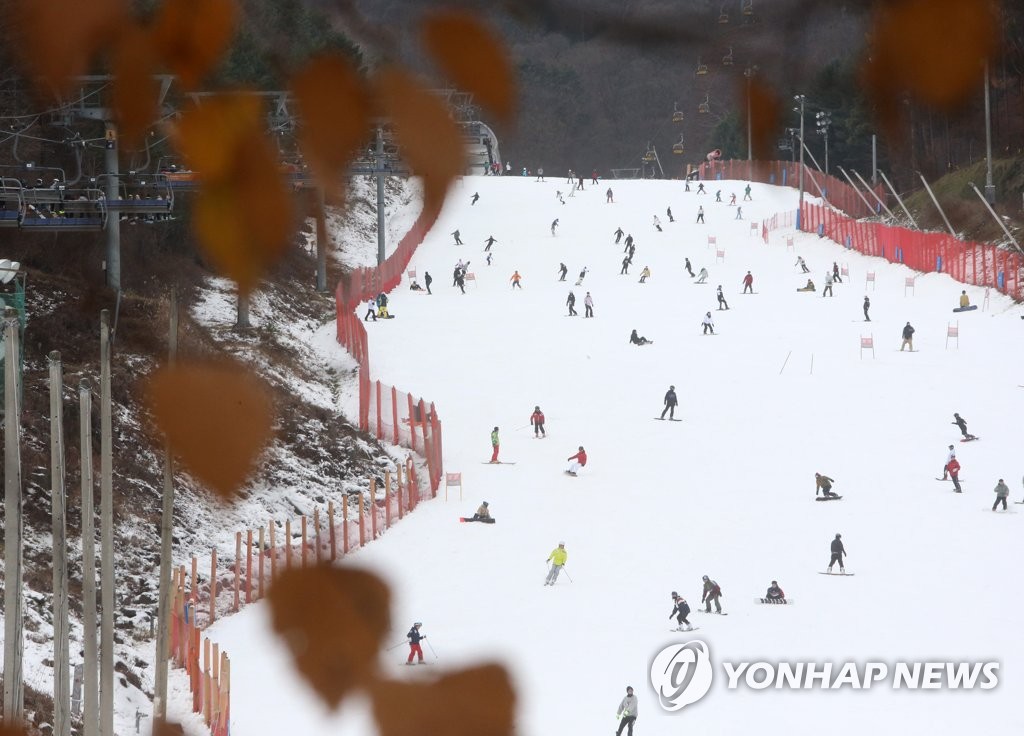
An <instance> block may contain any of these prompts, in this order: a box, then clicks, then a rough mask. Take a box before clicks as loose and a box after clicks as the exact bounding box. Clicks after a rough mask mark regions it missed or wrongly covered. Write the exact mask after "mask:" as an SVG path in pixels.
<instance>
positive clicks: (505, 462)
mask: <svg viewBox="0 0 1024 736" xmlns="http://www.w3.org/2000/svg"><path fill="white" fill-rule="evenodd" d="M480 464H481V465H515V463H510V462H508V461H507V460H495V461H494V462H493V463H492V462H491V461H489V460H484V461H482V462H481V463H480Z"/></svg>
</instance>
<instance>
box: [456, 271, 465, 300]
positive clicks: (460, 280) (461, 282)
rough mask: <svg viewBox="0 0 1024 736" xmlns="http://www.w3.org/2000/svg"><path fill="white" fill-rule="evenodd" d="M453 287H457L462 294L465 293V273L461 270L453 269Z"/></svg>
mask: <svg viewBox="0 0 1024 736" xmlns="http://www.w3.org/2000/svg"><path fill="white" fill-rule="evenodd" d="M455 286H458V287H459V291H461V292H462V293H463V294H465V293H466V272H465V271H463V270H462V269H461V268H457V269H455Z"/></svg>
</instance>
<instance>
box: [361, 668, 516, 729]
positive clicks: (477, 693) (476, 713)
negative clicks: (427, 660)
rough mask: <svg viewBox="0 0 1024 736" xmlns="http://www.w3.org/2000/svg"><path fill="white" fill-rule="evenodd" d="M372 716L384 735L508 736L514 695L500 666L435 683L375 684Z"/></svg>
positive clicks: (454, 676)
mask: <svg viewBox="0 0 1024 736" xmlns="http://www.w3.org/2000/svg"><path fill="white" fill-rule="evenodd" d="M371 694H372V696H373V712H374V715H376V717H377V725H378V727H379V729H380V734H381V736H433V734H445V736H508V735H509V734H511V733H512V731H513V722H514V717H515V692H514V691H513V689H512V683H511V681H510V680H509V676H508V673H507V672H506V671H505V669H504V668H503V667H501V666H499V665H493V664H492V665H483V666H480V667H474V668H472V669H467V670H462V671H461V672H455V673H453V674H450V675H445V676H444V677H441V678H439V679H438V680H436V681H435V682H432V683H403V682H392V681H383V682H378V683H377V684H375V685H374V687H373V689H372V690H371Z"/></svg>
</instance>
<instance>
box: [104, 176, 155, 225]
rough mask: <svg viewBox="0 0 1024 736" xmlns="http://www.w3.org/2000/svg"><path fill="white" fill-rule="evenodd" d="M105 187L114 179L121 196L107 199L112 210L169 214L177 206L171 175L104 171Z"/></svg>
mask: <svg viewBox="0 0 1024 736" xmlns="http://www.w3.org/2000/svg"><path fill="white" fill-rule="evenodd" d="M97 179H99V180H100V181H101V182H103V186H104V187H106V186H107V184H108V183H109V182H110V181H111V180H114V182H116V186H117V196H115V197H110V198H109V199H107V200H106V203H105V204H106V209H107V210H108V211H111V212H123V213H130V214H132V215H168V214H170V212H171V210H172V209H173V208H174V190H173V187H172V186H171V181H170V179H169V175H168V174H137V173H136V172H129V173H128V174H102V175H100V176H99V177H97Z"/></svg>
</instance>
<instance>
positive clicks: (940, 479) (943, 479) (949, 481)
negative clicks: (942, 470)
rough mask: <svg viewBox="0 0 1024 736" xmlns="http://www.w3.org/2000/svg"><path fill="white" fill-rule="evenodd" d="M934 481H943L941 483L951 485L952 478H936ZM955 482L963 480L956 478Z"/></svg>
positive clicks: (962, 480)
mask: <svg viewBox="0 0 1024 736" xmlns="http://www.w3.org/2000/svg"><path fill="white" fill-rule="evenodd" d="M935 480H938V481H943V482H946V483H952V482H953V479H952V478H936V479H935ZM957 480H958V481H960V482H961V483H963V482H964V479H963V478H957Z"/></svg>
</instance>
